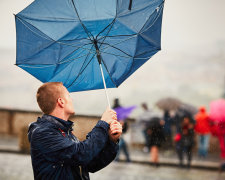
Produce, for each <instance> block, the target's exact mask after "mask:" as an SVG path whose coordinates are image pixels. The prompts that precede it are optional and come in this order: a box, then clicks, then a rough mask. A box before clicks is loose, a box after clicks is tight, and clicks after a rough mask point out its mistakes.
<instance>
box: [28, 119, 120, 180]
mask: <svg viewBox="0 0 225 180" xmlns="http://www.w3.org/2000/svg"><path fill="white" fill-rule="evenodd" d="M72 126H73V122H71V121H64V120H62V119H59V118H56V117H54V116H50V115H43V116H42V118H38V120H37V121H36V122H34V123H32V124H31V125H30V127H29V130H28V137H29V141H30V144H31V159H32V166H33V172H34V179H38V180H39V179H40V180H42V179H48V180H51V179H52V180H57V179H60V180H61V179H63V180H72V179H76V180H79V179H81V180H87V179H89V173H88V172H96V171H98V170H100V169H102V168H104V167H105V166H107V165H108V164H109V163H110V162H112V161H113V159H114V158H115V157H116V154H117V151H118V145H117V144H115V143H113V142H112V141H110V140H109V137H108V129H109V125H108V124H107V123H106V122H104V121H98V123H97V125H96V126H95V127H94V128H93V130H92V131H91V132H90V133H89V134H88V135H87V139H86V140H85V141H79V140H78V139H77V138H76V137H75V136H74V135H73V134H72Z"/></svg>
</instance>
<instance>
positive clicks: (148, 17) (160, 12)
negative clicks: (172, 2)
mask: <svg viewBox="0 0 225 180" xmlns="http://www.w3.org/2000/svg"><path fill="white" fill-rule="evenodd" d="M162 5H163V2H162V3H161V4H160V5H159V6H158V7H161V6H162ZM155 11H158V9H157V8H156V9H155ZM160 11H162V9H160ZM154 13H155V12H153V13H152V14H151V15H150V16H149V17H148V20H149V19H150V18H151V17H152V16H153V14H154ZM160 14H161V12H160V13H159V14H158V15H157V16H156V17H155V19H154V22H153V23H152V24H151V26H149V27H148V28H147V29H146V30H145V31H147V30H148V29H150V28H151V27H152V26H153V24H155V22H156V20H157V19H158V17H159V16H160ZM148 20H147V21H146V22H145V24H144V25H143V26H142V28H141V30H142V29H143V28H144V26H145V25H146V23H147V22H148ZM141 30H140V31H139V33H138V34H142V33H144V32H145V31H143V32H141Z"/></svg>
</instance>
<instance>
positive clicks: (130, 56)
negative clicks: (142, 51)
mask: <svg viewBox="0 0 225 180" xmlns="http://www.w3.org/2000/svg"><path fill="white" fill-rule="evenodd" d="M102 44H104V45H108V46H110V47H112V48H114V49H117V50H119V51H121V52H122V53H124V54H126V55H127V56H129V57H132V56H131V55H129V54H127V53H126V52H124V51H122V50H121V49H119V48H117V47H115V46H113V45H110V44H108V43H102ZM103 53H106V52H103Z"/></svg>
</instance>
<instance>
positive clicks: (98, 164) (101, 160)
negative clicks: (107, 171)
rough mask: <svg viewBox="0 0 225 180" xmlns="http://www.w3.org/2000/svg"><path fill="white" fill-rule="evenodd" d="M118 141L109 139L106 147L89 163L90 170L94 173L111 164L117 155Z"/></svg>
mask: <svg viewBox="0 0 225 180" xmlns="http://www.w3.org/2000/svg"><path fill="white" fill-rule="evenodd" d="M118 149H119V145H118V143H114V142H112V141H111V140H109V139H108V141H107V143H106V145H105V147H104V149H103V150H102V151H101V152H100V153H99V154H98V155H97V156H96V157H95V158H94V159H93V160H92V161H91V162H90V163H89V164H88V165H87V169H88V172H91V173H94V172H96V171H99V170H100V169H102V168H104V167H106V166H107V165H108V164H110V163H111V162H112V161H113V160H114V159H115V157H116V155H117V152H118Z"/></svg>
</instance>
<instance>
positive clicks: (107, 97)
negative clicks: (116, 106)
mask: <svg viewBox="0 0 225 180" xmlns="http://www.w3.org/2000/svg"><path fill="white" fill-rule="evenodd" d="M99 65H100V69H101V74H102V80H103V84H104V89H105V95H106V99H107V101H108V106H109V108H110V109H111V105H110V102H109V96H108V93H107V88H106V84H105V78H104V74H103V70H102V64H99Z"/></svg>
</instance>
